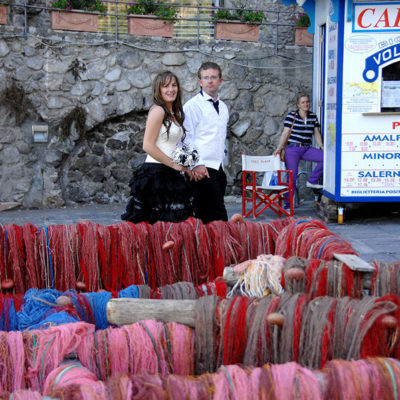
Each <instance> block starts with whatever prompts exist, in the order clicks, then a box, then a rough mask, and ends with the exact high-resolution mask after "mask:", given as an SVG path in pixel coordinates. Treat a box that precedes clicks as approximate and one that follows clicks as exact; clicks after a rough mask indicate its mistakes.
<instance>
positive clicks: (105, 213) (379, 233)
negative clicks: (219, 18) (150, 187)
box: [0, 197, 400, 262]
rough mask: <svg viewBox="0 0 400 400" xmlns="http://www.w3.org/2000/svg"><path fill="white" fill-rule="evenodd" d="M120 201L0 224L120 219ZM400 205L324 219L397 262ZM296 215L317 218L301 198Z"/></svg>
mask: <svg viewBox="0 0 400 400" xmlns="http://www.w3.org/2000/svg"><path fill="white" fill-rule="evenodd" d="M226 204H227V209H228V214H229V216H231V215H232V214H234V213H237V212H238V213H241V201H240V198H238V197H228V198H226ZM124 208H125V205H122V204H107V205H100V204H85V205H80V206H74V207H63V208H59V209H41V210H23V209H13V210H8V211H2V212H0V224H2V225H6V224H10V223H14V224H17V225H23V224H24V223H25V222H30V223H32V224H33V225H35V226H48V225H59V224H64V225H65V224H75V223H77V222H79V221H82V220H90V221H94V222H96V223H98V224H102V225H112V224H115V223H118V222H121V219H120V215H121V213H122V212H123V211H124ZM399 211H400V209H399V208H396V207H395V206H393V205H389V204H388V203H386V204H381V205H374V206H369V207H363V208H359V209H354V210H349V211H348V212H347V214H345V219H344V224H342V225H338V224H337V223H336V222H335V223H333V222H329V223H326V225H327V227H328V229H329V230H330V231H331V232H334V233H336V234H338V235H339V236H341V237H342V238H343V239H345V240H347V241H348V242H350V243H351V244H352V246H353V248H354V250H355V251H356V252H357V253H358V254H359V256H360V257H361V258H363V259H364V260H365V261H367V262H372V261H373V260H378V261H387V262H394V261H399V262H400V212H399ZM295 216H296V217H311V218H315V219H317V218H318V217H317V214H316V211H315V207H314V202H313V201H304V202H303V203H301V204H300V206H299V207H297V208H296V209H295ZM275 218H278V217H277V215H276V214H275V213H273V212H272V211H267V212H265V213H264V214H263V215H261V216H260V217H259V218H258V219H257V220H259V221H271V220H273V219H275Z"/></svg>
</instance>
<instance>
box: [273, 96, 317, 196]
mask: <svg viewBox="0 0 400 400" xmlns="http://www.w3.org/2000/svg"><path fill="white" fill-rule="evenodd" d="M297 107H298V108H297V110H296V111H291V112H290V113H289V114H288V115H287V116H286V119H285V121H284V128H283V131H282V135H281V138H280V140H279V144H278V147H277V148H276V150H275V152H274V154H279V153H280V151H281V150H282V149H283V148H284V146H285V143H286V141H287V138H288V135H289V134H290V136H289V140H288V141H287V145H286V149H285V163H286V168H287V169H288V170H292V171H293V186H294V187H293V189H294V191H293V192H294V193H295V190H296V178H297V171H298V168H299V162H300V160H306V161H312V162H316V163H317V165H316V167H315V168H314V169H313V171H312V172H311V175H310V177H309V178H308V181H307V184H306V185H307V187H310V188H312V189H321V188H322V185H320V184H319V179H320V178H321V176H322V172H323V156H324V152H323V148H324V145H323V143H322V136H321V133H320V130H319V127H320V125H319V122H318V117H317V116H316V115H315V114H314V113H313V112H312V111H310V97H309V96H308V95H307V94H303V93H301V94H299V96H298V97H297ZM313 136H314V142H315V145H316V147H317V148H316V147H313V146H312V138H313Z"/></svg>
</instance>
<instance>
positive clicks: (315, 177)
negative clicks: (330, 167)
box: [285, 145, 324, 193]
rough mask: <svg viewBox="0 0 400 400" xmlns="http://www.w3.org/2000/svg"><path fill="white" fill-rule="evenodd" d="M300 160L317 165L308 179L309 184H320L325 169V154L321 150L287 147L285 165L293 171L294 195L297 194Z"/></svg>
mask: <svg viewBox="0 0 400 400" xmlns="http://www.w3.org/2000/svg"><path fill="white" fill-rule="evenodd" d="M300 160H306V161H312V162H316V163H317V166H316V167H315V168H314V169H313V171H312V172H311V175H310V176H309V178H308V182H310V183H318V181H319V178H321V176H322V172H323V167H324V152H323V151H322V150H320V149H316V148H315V147H297V146H291V145H288V146H286V149H285V163H286V169H288V170H292V171H293V193H295V192H296V180H297V173H298V169H299V162H300Z"/></svg>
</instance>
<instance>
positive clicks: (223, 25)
mask: <svg viewBox="0 0 400 400" xmlns="http://www.w3.org/2000/svg"><path fill="white" fill-rule="evenodd" d="M259 33H260V26H259V25H246V24H242V23H240V22H217V23H216V24H215V27H214V38H215V39H225V40H237V41H242V42H258V36H259Z"/></svg>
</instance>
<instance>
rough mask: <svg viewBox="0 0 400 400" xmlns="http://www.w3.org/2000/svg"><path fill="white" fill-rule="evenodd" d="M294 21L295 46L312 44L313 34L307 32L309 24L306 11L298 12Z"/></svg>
mask: <svg viewBox="0 0 400 400" xmlns="http://www.w3.org/2000/svg"><path fill="white" fill-rule="evenodd" d="M294 22H295V24H296V27H295V39H294V43H295V44H296V45H297V46H312V45H313V34H312V33H310V32H308V27H309V26H310V25H311V21H310V17H309V16H308V15H307V14H306V13H300V14H298V15H297V16H296V18H295V19H294Z"/></svg>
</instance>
